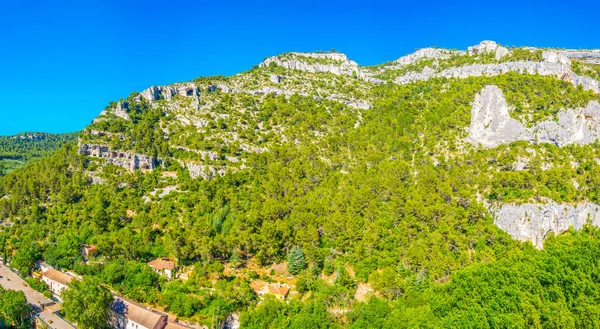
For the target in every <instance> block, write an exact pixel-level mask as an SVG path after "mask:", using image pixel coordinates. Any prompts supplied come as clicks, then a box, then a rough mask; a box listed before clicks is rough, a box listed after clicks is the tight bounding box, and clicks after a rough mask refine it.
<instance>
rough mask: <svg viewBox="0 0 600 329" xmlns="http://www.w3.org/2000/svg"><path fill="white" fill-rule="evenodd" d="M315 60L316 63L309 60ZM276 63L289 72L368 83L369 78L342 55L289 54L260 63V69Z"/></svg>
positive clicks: (356, 65) (354, 63)
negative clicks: (330, 75) (317, 74)
mask: <svg viewBox="0 0 600 329" xmlns="http://www.w3.org/2000/svg"><path fill="white" fill-rule="evenodd" d="M306 58H308V59H314V60H316V61H311V60H307V59H306ZM272 63H274V64H275V65H277V66H281V67H284V68H286V69H288V70H299V71H305V72H313V73H316V72H328V73H332V74H335V75H349V76H356V77H357V78H359V79H362V80H365V81H368V80H369V77H368V76H367V75H366V74H365V73H364V72H362V70H361V69H360V68H359V66H358V64H356V62H354V61H351V60H349V59H348V58H347V57H346V55H344V54H340V53H325V54H318V53H289V54H286V55H282V56H281V55H280V56H273V57H269V58H267V59H266V60H265V61H264V62H262V63H260V67H268V66H269V65H271V64H272Z"/></svg>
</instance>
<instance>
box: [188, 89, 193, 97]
mask: <svg viewBox="0 0 600 329" xmlns="http://www.w3.org/2000/svg"><path fill="white" fill-rule="evenodd" d="M186 95H188V96H194V90H193V89H188V90H187V91H186Z"/></svg>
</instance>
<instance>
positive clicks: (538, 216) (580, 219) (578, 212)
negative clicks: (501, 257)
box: [492, 201, 600, 249]
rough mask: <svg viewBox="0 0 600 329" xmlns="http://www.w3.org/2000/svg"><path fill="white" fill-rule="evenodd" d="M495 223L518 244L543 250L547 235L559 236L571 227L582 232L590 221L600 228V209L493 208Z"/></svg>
mask: <svg viewBox="0 0 600 329" xmlns="http://www.w3.org/2000/svg"><path fill="white" fill-rule="evenodd" d="M492 214H493V215H494V218H495V219H494V224H495V225H496V226H498V227H499V228H500V229H502V230H503V231H505V232H506V233H508V234H509V235H510V236H511V237H513V238H514V239H516V240H519V241H531V243H533V245H534V246H535V247H536V248H538V249H542V248H543V246H544V238H545V237H546V236H547V235H548V233H550V232H552V233H555V234H559V233H562V232H565V231H567V230H568V229H569V227H573V228H574V229H575V230H580V229H581V228H582V227H583V225H584V224H586V223H587V222H588V221H590V222H591V224H592V225H594V226H600V206H598V205H597V204H595V203H590V202H586V203H581V204H574V205H569V204H558V203H556V202H553V201H550V202H548V203H545V204H537V203H527V204H521V205H514V204H505V205H502V206H500V207H499V208H498V209H493V210H492Z"/></svg>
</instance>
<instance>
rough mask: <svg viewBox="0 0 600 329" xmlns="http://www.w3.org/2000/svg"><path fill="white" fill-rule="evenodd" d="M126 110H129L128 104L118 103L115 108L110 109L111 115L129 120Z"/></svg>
mask: <svg viewBox="0 0 600 329" xmlns="http://www.w3.org/2000/svg"><path fill="white" fill-rule="evenodd" d="M128 109H129V103H127V102H118V103H117V106H116V107H115V108H114V109H112V113H113V114H114V115H116V116H118V117H120V118H123V119H125V120H129V112H127V110H128Z"/></svg>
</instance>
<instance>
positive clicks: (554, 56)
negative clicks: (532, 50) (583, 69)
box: [542, 50, 571, 65]
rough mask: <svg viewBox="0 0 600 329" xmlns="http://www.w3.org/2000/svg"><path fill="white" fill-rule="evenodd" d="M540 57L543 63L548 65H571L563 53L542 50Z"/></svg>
mask: <svg viewBox="0 0 600 329" xmlns="http://www.w3.org/2000/svg"><path fill="white" fill-rule="evenodd" d="M542 57H543V58H544V61H545V62H549V63H560V64H567V65H570V64H571V60H570V59H569V58H568V57H567V56H565V55H564V54H563V53H559V52H557V51H553V50H544V51H543V52H542Z"/></svg>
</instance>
